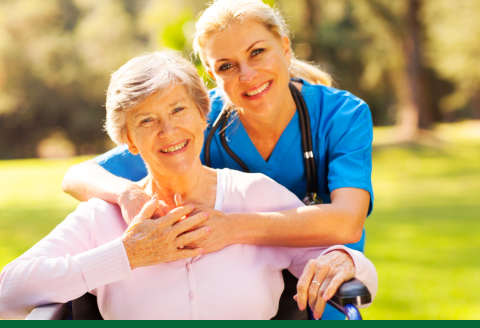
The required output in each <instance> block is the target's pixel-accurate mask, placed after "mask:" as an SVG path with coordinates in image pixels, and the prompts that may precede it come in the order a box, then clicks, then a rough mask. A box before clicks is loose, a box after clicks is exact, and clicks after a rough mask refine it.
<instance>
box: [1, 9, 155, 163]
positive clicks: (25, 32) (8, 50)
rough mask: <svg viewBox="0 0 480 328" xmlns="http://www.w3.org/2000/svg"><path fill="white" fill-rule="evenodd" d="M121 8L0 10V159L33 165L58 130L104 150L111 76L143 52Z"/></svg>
mask: <svg viewBox="0 0 480 328" xmlns="http://www.w3.org/2000/svg"><path fill="white" fill-rule="evenodd" d="M127 4H130V8H131V1H126V0H103V1H93V0H50V1H46V2H40V1H36V0H22V1H12V0H5V1H2V2H1V3H0V13H1V14H0V126H1V130H0V158H23V157H32V156H34V155H35V154H36V150H37V146H38V145H39V144H40V143H41V141H42V140H44V139H47V138H49V137H50V136H51V135H52V134H58V130H59V128H61V129H62V130H63V131H64V133H65V134H66V136H67V137H68V139H70V140H71V141H72V142H73V143H74V145H75V146H76V152H77V153H82V152H83V151H84V150H85V149H87V150H89V151H103V150H105V145H104V140H105V139H106V138H105V134H104V132H102V125H103V123H102V121H103V119H104V117H105V111H104V109H103V108H102V106H103V104H104V103H105V90H106V87H107V86H108V80H109V74H110V73H111V72H112V71H115V70H116V69H118V67H119V66H121V65H122V64H123V63H125V62H126V61H127V60H128V59H130V58H132V57H133V56H135V55H138V54H141V53H142V52H143V51H144V50H142V49H146V47H145V44H144V43H145V42H143V41H142V38H141V37H139V36H138V35H136V32H135V31H137V30H138V29H137V27H136V22H135V20H133V19H132V15H131V14H130V13H129V12H128V11H127V10H126V8H127V7H126V5H127Z"/></svg>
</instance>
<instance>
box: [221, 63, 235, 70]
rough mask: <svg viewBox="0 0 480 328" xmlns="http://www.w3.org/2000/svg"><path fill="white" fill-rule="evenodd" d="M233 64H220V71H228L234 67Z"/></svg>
mask: <svg viewBox="0 0 480 328" xmlns="http://www.w3.org/2000/svg"><path fill="white" fill-rule="evenodd" d="M232 66H233V65H232V64H230V63H228V64H223V65H222V66H220V68H219V69H218V70H219V71H226V70H228V69H230V68H232Z"/></svg>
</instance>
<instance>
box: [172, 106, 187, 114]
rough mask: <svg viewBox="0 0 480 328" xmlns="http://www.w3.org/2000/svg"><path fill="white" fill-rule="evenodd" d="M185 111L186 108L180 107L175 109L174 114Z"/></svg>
mask: <svg viewBox="0 0 480 328" xmlns="http://www.w3.org/2000/svg"><path fill="white" fill-rule="evenodd" d="M184 109H185V107H178V108H175V109H174V110H173V112H174V113H178V112H181V111H182V110H184Z"/></svg>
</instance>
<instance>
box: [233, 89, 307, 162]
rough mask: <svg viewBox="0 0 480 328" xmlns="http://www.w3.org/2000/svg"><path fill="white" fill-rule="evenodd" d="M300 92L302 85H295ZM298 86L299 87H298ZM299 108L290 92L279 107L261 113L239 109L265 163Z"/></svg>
mask: <svg viewBox="0 0 480 328" xmlns="http://www.w3.org/2000/svg"><path fill="white" fill-rule="evenodd" d="M294 84H295V85H296V86H297V88H298V89H299V90H301V88H302V85H301V84H299V83H294ZM297 84H298V85H297ZM296 110H297V106H296V104H295V100H293V96H292V94H291V92H290V90H289V89H288V87H287V91H286V92H285V93H284V97H282V99H280V100H279V101H278V107H277V108H274V109H272V110H271V111H268V112H267V113H261V114H260V115H259V114H258V113H256V112H255V111H253V110H252V111H249V110H248V109H238V112H239V117H240V121H241V122H242V125H243V127H244V128H245V131H247V133H248V136H249V137H250V139H251V140H252V142H253V144H254V145H255V148H257V150H258V152H259V153H260V155H262V157H263V159H264V160H265V161H268V159H269V158H270V155H271V154H272V152H273V150H274V149H275V146H276V145H277V142H278V140H279V139H280V137H281V136H282V134H283V131H285V129H286V128H287V126H288V124H290V121H291V120H292V119H293V117H294V116H295V113H296Z"/></svg>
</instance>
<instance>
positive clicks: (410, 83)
mask: <svg viewBox="0 0 480 328" xmlns="http://www.w3.org/2000/svg"><path fill="white" fill-rule="evenodd" d="M419 11H420V0H408V14H407V33H406V34H405V36H404V40H403V50H404V53H405V60H406V67H405V68H406V80H405V83H406V85H405V94H404V96H405V97H406V98H405V101H404V108H403V110H402V112H401V115H400V121H399V129H400V131H401V133H402V134H404V135H403V136H402V137H403V138H405V139H413V138H415V136H416V135H417V133H418V129H425V130H429V129H431V128H432V108H431V106H429V102H428V97H427V90H428V87H427V86H426V79H425V78H424V76H422V75H423V66H422V58H423V51H422V44H421V25H420V22H419V20H418V15H419Z"/></svg>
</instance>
